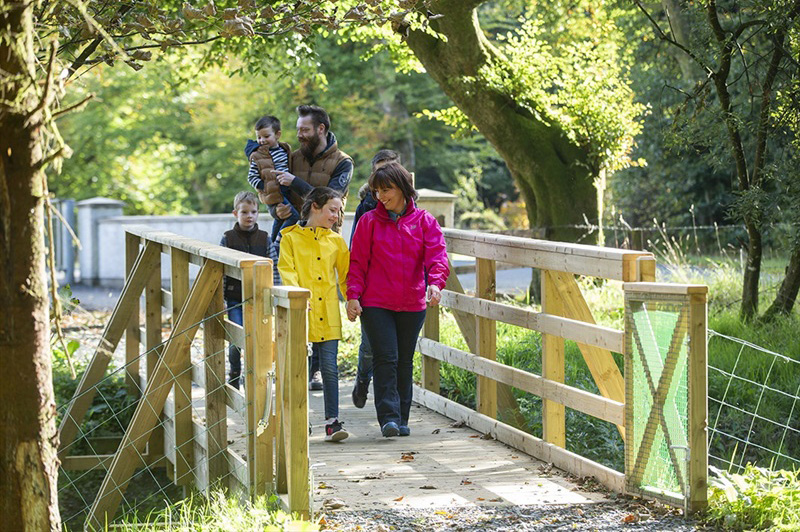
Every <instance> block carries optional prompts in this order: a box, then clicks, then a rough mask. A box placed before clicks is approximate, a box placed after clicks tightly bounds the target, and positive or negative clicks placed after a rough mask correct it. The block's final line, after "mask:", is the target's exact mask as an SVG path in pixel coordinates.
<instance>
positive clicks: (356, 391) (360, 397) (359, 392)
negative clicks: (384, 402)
mask: <svg viewBox="0 0 800 532" xmlns="http://www.w3.org/2000/svg"><path fill="white" fill-rule="evenodd" d="M368 393H369V381H367V382H362V381H360V380H358V379H356V385H355V386H353V394H352V397H353V405H355V407H356V408H364V405H365V404H367V394H368Z"/></svg>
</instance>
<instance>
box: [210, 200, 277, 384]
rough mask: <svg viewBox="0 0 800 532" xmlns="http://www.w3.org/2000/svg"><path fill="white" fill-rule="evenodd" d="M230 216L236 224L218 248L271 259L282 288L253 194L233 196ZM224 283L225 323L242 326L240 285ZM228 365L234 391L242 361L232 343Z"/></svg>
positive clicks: (229, 280) (274, 277)
mask: <svg viewBox="0 0 800 532" xmlns="http://www.w3.org/2000/svg"><path fill="white" fill-rule="evenodd" d="M233 215H234V216H235V217H236V223H235V224H234V226H233V229H231V230H230V231H225V234H224V235H222V240H220V243H219V245H220V246H222V247H226V248H231V249H235V250H238V251H244V252H245V253H250V254H252V255H258V256H259V257H267V258H268V259H272V282H273V284H276V285H279V284H281V277H280V274H279V273H278V251H277V250H276V249H275V246H274V245H273V244H272V241H271V240H270V237H269V235H268V234H267V233H266V231H261V230H260V229H259V228H258V224H257V223H256V221H257V220H258V198H257V197H256V195H255V194H254V193H253V192H245V191H243V192H239V193H238V194H236V198H235V199H234V200H233ZM223 283H224V284H223V287H224V288H223V291H224V297H225V306H226V308H227V309H228V319H229V320H231V321H232V322H234V323H236V324H237V325H242V323H243V319H242V282H241V281H240V280H238V279H232V278H230V277H225V280H224V281H223ZM228 362H229V364H230V371H229V373H228V375H229V378H228V383H229V384H230V385H231V386H233V387H234V388H239V384H240V380H241V379H240V377H241V374H242V358H241V352H240V351H239V348H238V347H236V345H234V344H233V343H231V344H230V346H229V347H228Z"/></svg>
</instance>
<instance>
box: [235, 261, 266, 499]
mask: <svg viewBox="0 0 800 532" xmlns="http://www.w3.org/2000/svg"><path fill="white" fill-rule="evenodd" d="M253 264H254V263H253V262H249V263H245V264H242V323H243V324H244V349H242V350H241V353H242V354H241V356H242V374H241V377H240V381H241V382H243V383H244V399H245V403H246V404H247V415H246V416H245V425H246V430H245V434H246V435H247V472H248V475H249V483H250V485H249V490H250V496H251V497H253V496H255V495H256V494H257V491H256V486H257V484H258V479H257V478H256V467H254V465H255V463H256V429H257V426H256V424H255V414H254V410H253V409H254V407H255V401H256V393H258V391H257V390H256V378H255V375H256V373H255V372H256V368H255V366H254V363H255V357H254V354H255V351H256V349H257V347H256V340H257V338H256V336H255V335H254V334H253V324H254V323H255V313H254V299H255V297H254V296H255V288H254V281H253ZM262 393H263V392H262Z"/></svg>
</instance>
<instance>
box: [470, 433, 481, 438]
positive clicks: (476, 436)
mask: <svg viewBox="0 0 800 532" xmlns="http://www.w3.org/2000/svg"><path fill="white" fill-rule="evenodd" d="M480 437H481V435H480V434H473V435H471V436H470V438H480Z"/></svg>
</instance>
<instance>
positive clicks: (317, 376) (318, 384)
mask: <svg viewBox="0 0 800 532" xmlns="http://www.w3.org/2000/svg"><path fill="white" fill-rule="evenodd" d="M308 389H309V390H314V391H317V392H318V391H320V390H321V389H322V373H320V372H319V371H315V372H314V374H313V375H312V376H311V380H310V381H308Z"/></svg>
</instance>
